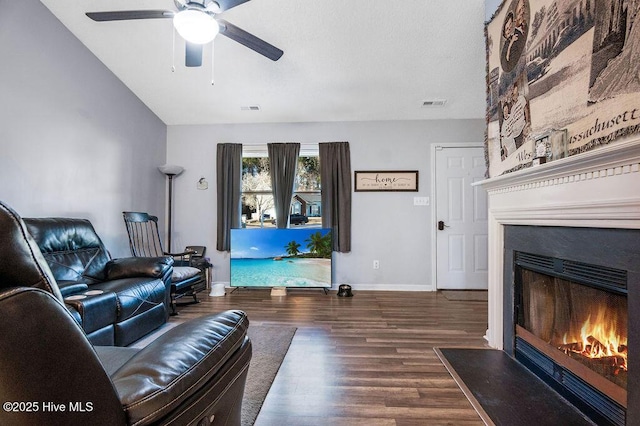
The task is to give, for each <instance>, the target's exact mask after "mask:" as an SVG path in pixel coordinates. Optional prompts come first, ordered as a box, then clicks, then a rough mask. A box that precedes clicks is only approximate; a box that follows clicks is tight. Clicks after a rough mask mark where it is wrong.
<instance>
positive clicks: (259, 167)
mask: <svg viewBox="0 0 640 426" xmlns="http://www.w3.org/2000/svg"><path fill="white" fill-rule="evenodd" d="M320 197H321V192H320V167H319V157H318V152H317V146H316V148H315V150H314V149H311V150H310V149H305V148H304V147H302V148H301V150H300V157H299V158H298V172H297V175H296V182H295V187H294V193H293V198H292V200H291V207H290V214H291V215H294V216H290V220H289V223H290V225H289V226H296V227H297V226H305V227H318V228H319V227H321V226H322V205H321V200H320ZM275 221H276V217H275V208H274V203H273V196H272V192H271V175H270V168H269V157H268V156H267V149H266V146H262V147H255V146H253V147H252V146H248V147H247V149H245V150H244V153H243V157H242V224H243V225H242V226H243V227H247V228H262V227H275Z"/></svg>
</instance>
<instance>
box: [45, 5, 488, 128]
mask: <svg viewBox="0 0 640 426" xmlns="http://www.w3.org/2000/svg"><path fill="white" fill-rule="evenodd" d="M41 2H42V3H43V4H44V5H45V6H46V7H47V8H49V9H50V10H51V12H52V13H53V14H54V15H56V16H57V17H58V19H59V20H60V21H61V22H62V23H63V24H64V25H65V26H66V27H67V28H69V30H70V31H71V32H72V33H73V34H74V35H75V36H76V37H77V38H78V39H80V41H82V43H84V44H85V45H86V46H87V47H88V48H89V49H90V50H91V51H92V52H93V53H94V54H95V55H96V56H97V57H98V58H99V59H100V60H101V61H102V62H103V63H104V64H105V65H106V66H107V67H108V68H109V69H110V70H111V71H112V72H113V73H114V74H115V75H116V76H117V77H118V78H119V79H120V80H122V82H123V83H124V84H125V85H126V86H128V87H129V88H130V89H131V90H132V91H133V92H134V93H135V94H136V95H137V96H138V97H139V98H140V99H141V100H142V102H144V103H145V104H146V105H147V106H148V107H149V108H150V109H151V110H152V111H153V112H154V113H155V114H157V115H158V117H160V119H162V120H163V121H164V122H165V123H166V124H168V125H179V124H212V123H264V122H318V121H367V120H421V119H473V118H475V119H478V118H483V117H484V105H485V89H484V87H485V83H484V81H485V53H484V52H485V48H484V33H483V25H484V16H485V9H484V1H483V0H401V1H397V2H389V1H381V0H252V1H249V2H247V3H244V4H242V5H240V6H237V7H235V8H233V9H231V10H228V11H226V12H224V13H223V14H222V16H221V17H222V18H223V19H225V20H227V21H229V22H230V23H232V24H234V25H236V26H238V27H240V28H242V29H244V30H246V31H248V32H250V33H252V34H254V35H256V36H258V37H260V38H262V39H264V40H265V41H267V42H269V43H271V44H273V45H275V46H276V47H278V48H280V49H282V50H283V51H284V55H283V57H282V58H281V59H280V60H279V61H277V62H272V61H271V60H268V59H266V58H264V57H262V56H261V55H259V54H257V53H255V52H254V51H252V50H249V49H247V48H246V47H244V46H242V45H240V44H238V43H236V42H234V41H232V40H230V39H228V38H226V37H222V36H218V37H217V38H216V39H215V40H214V42H213V45H214V56H213V59H214V60H213V63H214V64H213V76H214V81H215V84H214V85H212V84H211V77H212V60H211V45H208V46H206V47H205V51H204V58H203V66H202V67H200V68H186V67H185V66H184V42H183V41H182V39H181V38H180V37H179V36H176V42H175V49H173V48H172V46H173V42H172V40H173V33H174V32H173V27H172V23H171V19H153V20H135V21H119V22H104V23H98V22H94V21H92V20H90V19H89V18H87V17H86V16H85V14H84V13H85V12H98V11H112V10H133V9H136V10H140V9H167V10H175V6H174V3H173V0H83V1H78V0H41ZM174 63H175V71H172V64H174ZM431 99H446V101H447V102H446V104H445V106H444V107H427V108H425V107H423V106H422V104H423V101H425V100H431ZM250 105H259V106H260V111H243V110H242V107H245V106H250Z"/></svg>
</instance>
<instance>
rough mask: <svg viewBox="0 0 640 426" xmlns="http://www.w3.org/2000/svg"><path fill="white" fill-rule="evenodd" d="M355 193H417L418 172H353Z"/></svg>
mask: <svg viewBox="0 0 640 426" xmlns="http://www.w3.org/2000/svg"><path fill="white" fill-rule="evenodd" d="M354 174H355V176H354V181H355V191H356V192H366V191H370V192H373V191H378V192H385V191H386V192H393V191H409V192H417V191H418V171H417V170H409V171H357V172H354Z"/></svg>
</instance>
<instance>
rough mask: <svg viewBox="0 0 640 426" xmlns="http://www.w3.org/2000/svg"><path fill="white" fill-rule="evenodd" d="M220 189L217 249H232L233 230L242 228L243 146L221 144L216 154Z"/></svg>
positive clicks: (217, 177) (217, 179)
mask: <svg viewBox="0 0 640 426" xmlns="http://www.w3.org/2000/svg"><path fill="white" fill-rule="evenodd" d="M216 184H217V188H218V235H217V241H216V248H217V249H218V250H219V251H228V250H229V249H230V247H231V244H230V243H231V228H240V217H241V213H242V204H241V203H240V196H241V193H242V144H239V143H219V144H218V152H217V154H216Z"/></svg>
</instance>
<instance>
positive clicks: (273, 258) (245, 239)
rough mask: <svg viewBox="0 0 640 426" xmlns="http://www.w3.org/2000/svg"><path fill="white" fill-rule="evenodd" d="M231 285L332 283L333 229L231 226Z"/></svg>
mask: <svg viewBox="0 0 640 426" xmlns="http://www.w3.org/2000/svg"><path fill="white" fill-rule="evenodd" d="M231 286H232V287H331V230H329V229H319V228H307V229H232V230H231Z"/></svg>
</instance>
